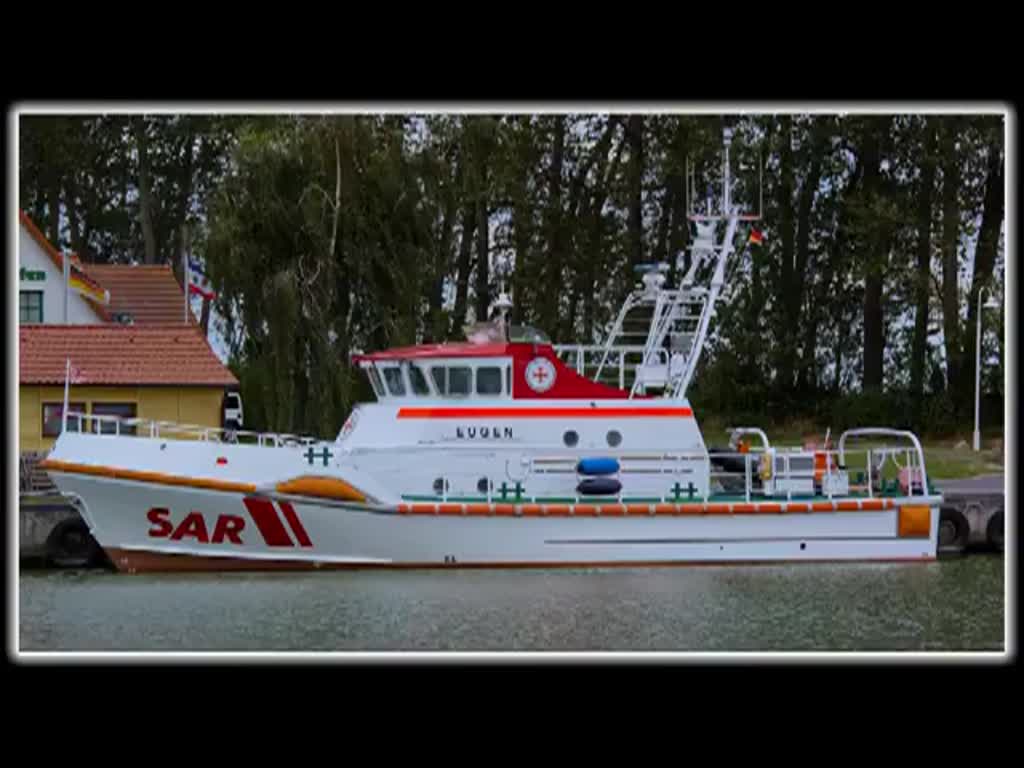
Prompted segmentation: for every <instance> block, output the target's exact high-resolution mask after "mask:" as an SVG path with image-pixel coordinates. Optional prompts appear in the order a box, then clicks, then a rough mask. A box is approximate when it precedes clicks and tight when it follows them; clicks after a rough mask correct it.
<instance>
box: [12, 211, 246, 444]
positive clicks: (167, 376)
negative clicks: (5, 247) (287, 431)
mask: <svg viewBox="0 0 1024 768" xmlns="http://www.w3.org/2000/svg"><path fill="white" fill-rule="evenodd" d="M21 224H22V228H21V239H20V241H19V262H20V267H21V268H20V301H19V305H20V311H21V317H20V325H19V344H18V356H19V357H18V372H19V393H20V394H19V411H20V414H19V416H20V418H19V421H20V431H19V442H20V445H21V450H22V452H25V451H45V450H47V449H48V448H49V447H50V446H52V445H53V442H54V440H55V439H56V437H57V435H58V434H59V431H60V428H61V415H62V409H63V399H64V380H65V374H66V371H67V367H68V362H69V361H70V365H71V368H72V377H71V379H70V391H69V410H70V411H72V412H82V413H87V414H95V415H117V416H125V417H131V418H144V419H153V420H157V421H174V422H180V423H187V424H195V425H202V426H209V427H221V426H223V420H224V399H225V395H226V392H227V391H228V390H237V388H238V384H239V382H238V380H237V378H235V376H234V375H233V374H232V373H231V371H230V370H229V369H228V368H227V367H226V366H225V365H224V364H223V363H222V362H221V361H220V359H219V358H218V357H217V355H216V354H215V353H214V351H213V349H212V347H211V346H210V343H209V341H208V339H207V338H206V335H205V333H204V331H203V330H202V329H201V328H200V326H199V324H198V322H197V321H196V318H195V315H194V313H193V312H191V311H189V312H188V313H187V317H188V322H186V313H185V303H184V302H185V293H184V292H183V290H182V287H181V284H180V283H179V282H178V280H177V278H176V277H175V275H174V272H173V270H172V269H171V267H170V266H168V265H158V266H156V265H154V266H132V265H95V264H83V263H82V262H81V260H79V259H78V258H77V257H76V256H75V255H74V254H63V253H61V252H60V251H59V250H57V249H56V248H54V247H53V246H52V245H51V244H50V243H49V242H48V241H47V240H46V238H45V237H44V236H43V234H42V233H41V232H40V231H39V228H38V227H36V226H35V224H34V223H33V222H32V220H31V219H30V218H29V217H28V216H27V215H25V214H24V213H22V215H21ZM65 259H67V260H68V267H69V268H70V270H71V272H72V279H73V280H74V281H75V284H77V285H78V286H79V287H80V289H81V290H80V291H70V292H69V291H68V290H67V283H66V282H65V278H64V272H63V270H64V265H65V262H64V260H65ZM242 426H244V425H242ZM68 428H69V429H74V428H76V427H75V425H73V424H72V423H70V422H69V424H68Z"/></svg>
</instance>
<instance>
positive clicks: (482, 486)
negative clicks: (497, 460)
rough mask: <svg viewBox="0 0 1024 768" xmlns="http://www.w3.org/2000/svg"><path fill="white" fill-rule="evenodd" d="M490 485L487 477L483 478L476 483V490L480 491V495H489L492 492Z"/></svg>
mask: <svg viewBox="0 0 1024 768" xmlns="http://www.w3.org/2000/svg"><path fill="white" fill-rule="evenodd" d="M490 485H491V483H490V481H489V480H488V479H487V478H486V477H481V478H480V479H479V480H477V482H476V489H477V490H478V491H480V493H487V491H488V490H490Z"/></svg>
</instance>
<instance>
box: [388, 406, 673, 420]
mask: <svg viewBox="0 0 1024 768" xmlns="http://www.w3.org/2000/svg"><path fill="white" fill-rule="evenodd" d="M566 416H569V417H576V418H605V417H609V416H615V417H620V418H641V419H643V418H647V419H649V418H663V417H671V416H676V417H692V416H693V409H691V408H399V409H398V416H397V418H399V419H494V418H502V419H544V418H551V417H566Z"/></svg>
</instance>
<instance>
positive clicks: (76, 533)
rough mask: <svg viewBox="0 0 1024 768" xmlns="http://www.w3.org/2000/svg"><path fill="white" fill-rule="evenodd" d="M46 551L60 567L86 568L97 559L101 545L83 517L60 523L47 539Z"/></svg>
mask: <svg viewBox="0 0 1024 768" xmlns="http://www.w3.org/2000/svg"><path fill="white" fill-rule="evenodd" d="M46 553H47V557H48V558H49V560H50V562H52V563H53V564H54V565H55V566H57V567H58V568H85V567H87V566H89V565H92V564H93V563H94V562H96V561H97V559H98V558H99V555H100V547H99V545H98V544H97V543H96V539H94V538H93V536H92V534H91V533H90V532H89V526H87V525H86V524H85V521H84V520H82V519H81V518H70V519H68V520H62V521H61V522H60V523H58V524H57V525H56V526H55V527H54V529H53V530H52V531H50V535H49V537H48V538H47V539H46Z"/></svg>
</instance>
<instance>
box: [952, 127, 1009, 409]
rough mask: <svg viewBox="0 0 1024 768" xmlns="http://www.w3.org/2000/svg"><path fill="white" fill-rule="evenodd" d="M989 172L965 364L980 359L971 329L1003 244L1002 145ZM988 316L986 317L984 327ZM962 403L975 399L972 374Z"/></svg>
mask: <svg viewBox="0 0 1024 768" xmlns="http://www.w3.org/2000/svg"><path fill="white" fill-rule="evenodd" d="M988 151H989V159H988V175H987V177H986V179H985V203H984V205H985V208H984V211H983V212H982V215H981V229H980V230H979V232H978V244H977V247H976V248H975V251H974V274H973V275H972V276H971V295H970V298H969V299H968V304H967V306H968V310H967V328H966V329H965V330H966V332H965V333H964V354H963V360H964V367H965V368H966V367H967V365H968V364H974V363H975V361H976V359H977V347H976V336H977V333H976V332H974V333H972V332H971V331H972V330H974V329H976V328H977V322H978V312H981V311H982V309H981V307H979V306H978V290H979V289H980V288H981V287H982V286H985V290H986V292H987V291H988V290H989V289H990V288H991V282H992V269H993V267H994V266H995V262H996V252H997V250H998V247H997V246H998V244H999V229H1000V226H1001V225H1002V223H1003V159H1002V157H1001V153H1000V148H999V147H998V146H990V147H989V150H988ZM985 319H986V318H984V317H983V318H982V326H983V327H984V324H985ZM961 379H962V381H963V384H964V386H963V390H964V391H963V392H962V394H961V400H962V402H968V401H971V400H972V399H973V394H974V391H973V384H974V380H973V378H972V377H970V376H962V377H961Z"/></svg>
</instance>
